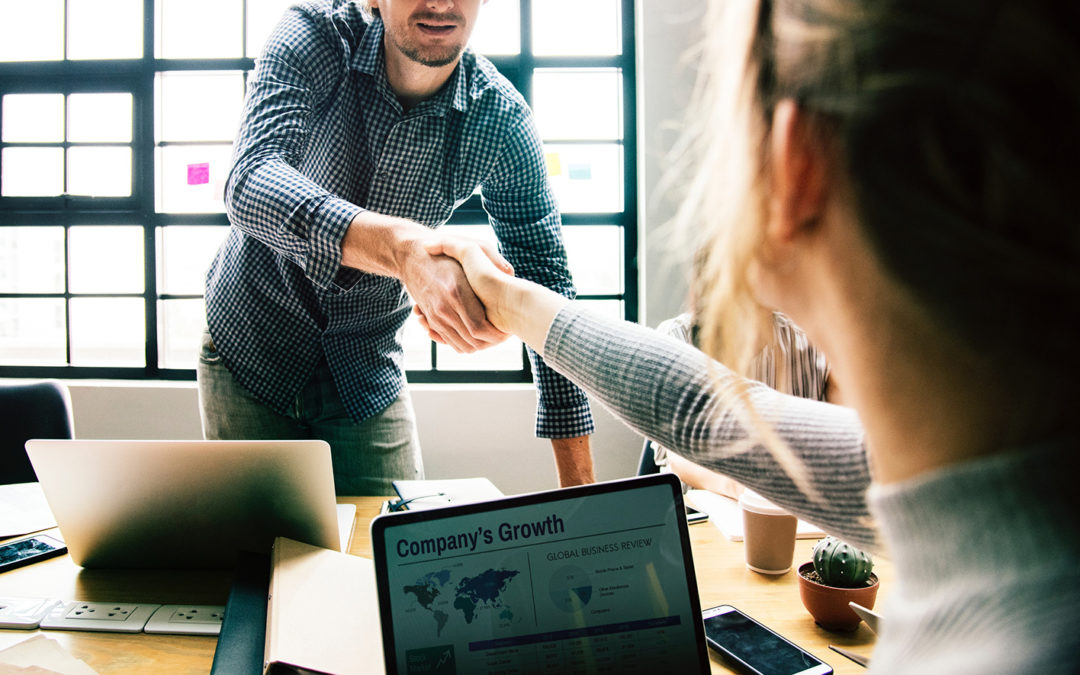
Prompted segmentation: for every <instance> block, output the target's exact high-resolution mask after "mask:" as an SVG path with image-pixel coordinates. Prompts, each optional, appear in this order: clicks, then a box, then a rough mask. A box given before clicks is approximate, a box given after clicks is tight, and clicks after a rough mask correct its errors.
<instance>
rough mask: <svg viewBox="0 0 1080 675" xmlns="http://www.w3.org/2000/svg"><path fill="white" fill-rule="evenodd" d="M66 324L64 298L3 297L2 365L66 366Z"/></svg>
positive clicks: (0, 318) (0, 301)
mask: <svg viewBox="0 0 1080 675" xmlns="http://www.w3.org/2000/svg"><path fill="white" fill-rule="evenodd" d="M64 326H65V324H64V301H63V300H60V299H56V300H54V299H51V298H49V299H46V298H0V365H5V366H29V365H34V366H50V365H63V364H64V363H66V361H67V356H66V348H65V343H64Z"/></svg>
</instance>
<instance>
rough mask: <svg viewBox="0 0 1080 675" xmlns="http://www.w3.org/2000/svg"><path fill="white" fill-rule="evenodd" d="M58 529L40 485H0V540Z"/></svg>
mask: <svg viewBox="0 0 1080 675" xmlns="http://www.w3.org/2000/svg"><path fill="white" fill-rule="evenodd" d="M50 527H56V518H55V517H54V516H53V512H52V509H50V508H49V502H47V501H45V493H44V492H42V490H41V484H40V483H15V484H13V485H0V538H3V537H17V536H19V535H20V534H30V533H31V532H40V531H41V530H47V529H49V528H50Z"/></svg>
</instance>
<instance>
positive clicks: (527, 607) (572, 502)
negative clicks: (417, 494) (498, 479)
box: [371, 474, 709, 675]
mask: <svg viewBox="0 0 1080 675" xmlns="http://www.w3.org/2000/svg"><path fill="white" fill-rule="evenodd" d="M371 533H372V548H373V553H374V557H375V576H376V583H377V586H378V596H379V611H380V617H381V623H382V633H383V635H382V637H383V649H384V656H385V662H386V671H387V672H388V673H425V674H442V673H559V674H560V675H562V674H566V673H578V672H580V673H620V674H627V673H657V672H672V673H693V672H700V673H706V672H709V658H708V655H707V653H706V649H705V639H704V631H703V628H702V620H701V607H700V604H699V601H698V592H697V583H696V580H695V578H694V563H693V559H692V557H691V553H690V542H689V537H688V534H687V526H686V516H685V511H684V510H683V502H682V492H681V490H680V485H679V481H678V479H677V478H675V477H674V476H673V475H671V474H659V475H653V476H645V477H641V478H631V479H627V480H620V481H612V482H607V483H598V484H594V485H587V486H582V487H575V488H566V489H562V490H553V491H548V492H538V493H534V494H528V495H521V496H516V497H508V498H505V499H496V500H492V501H488V502H481V503H475V504H466V505H461V506H447V507H443V508H437V509H430V510H424V511H416V512H405V513H400V514H387V515H384V516H380V517H378V518H376V519H375V520H374V521H372V524H371Z"/></svg>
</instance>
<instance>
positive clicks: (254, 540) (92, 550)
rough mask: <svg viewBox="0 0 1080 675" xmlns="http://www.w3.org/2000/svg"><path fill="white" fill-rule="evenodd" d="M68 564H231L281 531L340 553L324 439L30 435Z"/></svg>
mask: <svg viewBox="0 0 1080 675" xmlns="http://www.w3.org/2000/svg"><path fill="white" fill-rule="evenodd" d="M26 450H27V453H28V454H29V456H30V461H31V463H32V464H33V465H34V470H35V471H36V472H37V475H38V479H39V480H40V481H41V486H42V489H43V490H44V492H45V497H46V499H47V500H48V502H49V506H50V507H51V509H52V511H53V513H54V514H55V516H56V522H57V524H58V525H59V526H60V532H61V534H62V536H63V538H64V540H65V542H66V543H67V546H68V551H69V553H70V555H71V558H72V560H73V561H74V562H75V563H76V564H79V565H82V566H84V567H93V568H114V567H124V568H147V567H156V568H219V569H231V568H232V567H233V566H234V565H235V563H236V559H237V554H238V553H239V552H240V551H254V552H263V553H268V552H269V551H270V548H271V546H272V544H273V541H274V538H275V537H277V536H286V537H290V538H292V539H295V540H298V541H302V542H306V543H310V544H314V545H316V546H323V547H326V548H332V549H335V550H341V549H342V546H343V542H342V540H343V539H344V538H347V536H348V534H349V533H350V532H351V524H352V517H353V514H354V513H355V507H346V510H347V511H348V512H347V513H344V512H343V513H342V514H341V516H342V521H344V520H345V519H346V518H347V519H348V523H347V525H348V526H346V527H342V528H340V529H339V511H338V509H337V508H336V506H337V505H336V499H335V496H334V477H333V469H332V465H331V461H330V446H329V445H327V444H326V443H325V442H323V441H105V440H31V441H27V443H26Z"/></svg>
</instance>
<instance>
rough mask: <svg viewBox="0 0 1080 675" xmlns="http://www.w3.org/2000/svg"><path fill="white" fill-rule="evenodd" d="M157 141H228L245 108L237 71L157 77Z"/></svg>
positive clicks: (184, 73)
mask: <svg viewBox="0 0 1080 675" xmlns="http://www.w3.org/2000/svg"><path fill="white" fill-rule="evenodd" d="M157 94H158V125H157V139H158V141H231V140H233V137H234V136H235V135H236V130H237V129H238V128H239V125H240V113H241V112H242V110H243V107H244V79H243V75H242V74H241V73H240V72H238V71H229V72H222V73H206V72H191V73H186V72H180V73H160V74H159V75H158V76H157Z"/></svg>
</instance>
